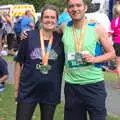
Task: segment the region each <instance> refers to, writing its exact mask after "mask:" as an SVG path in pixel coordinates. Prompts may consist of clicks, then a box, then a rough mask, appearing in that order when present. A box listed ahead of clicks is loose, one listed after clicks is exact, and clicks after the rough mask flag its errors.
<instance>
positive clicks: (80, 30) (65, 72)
mask: <svg viewBox="0 0 120 120" xmlns="http://www.w3.org/2000/svg"><path fill="white" fill-rule="evenodd" d="M66 4H67V12H68V13H69V15H70V18H69V19H70V21H67V22H64V23H62V24H59V25H58V23H59V22H58V20H59V14H58V13H59V12H58V9H57V8H56V6H54V5H45V6H44V7H43V8H42V9H41V18H40V20H39V21H40V23H38V24H37V25H35V24H34V22H33V20H32V19H31V13H30V11H26V13H25V16H24V17H22V19H19V18H18V17H17V18H16V19H17V20H16V21H17V22H16V23H19V22H21V26H22V29H20V30H18V31H17V32H15V33H16V36H17V37H16V38H17V40H18V41H19V42H18V46H19V47H18V48H17V50H18V53H17V54H16V56H15V58H14V61H15V72H14V83H15V97H16V100H17V108H16V120H31V119H32V116H33V113H34V110H35V108H36V105H37V104H39V106H40V110H41V118H40V119H41V120H53V119H54V113H55V109H56V106H57V104H59V103H60V100H61V98H60V96H61V83H62V79H63V80H65V87H64V94H65V106H64V120H87V116H89V119H90V120H105V119H106V116H107V110H106V105H105V102H106V96H107V94H106V90H105V83H104V72H103V70H102V67H101V66H102V63H103V62H106V61H109V60H112V59H115V60H116V63H117V70H118V72H117V73H118V77H119V76H120V72H119V71H120V65H119V64H120V63H119V61H120V60H119V46H120V44H119V43H120V36H119V33H120V30H119V23H120V22H119V21H120V18H119V16H120V5H119V4H116V5H115V6H114V8H113V11H114V13H115V19H113V21H112V22H111V29H110V32H109V33H108V32H107V31H106V30H105V29H104V27H103V26H102V25H101V24H99V23H98V22H97V21H94V18H93V20H92V21H89V20H87V19H86V17H85V13H86V11H87V9H88V7H87V3H86V1H85V0H67V1H66ZM56 26H57V28H56ZM13 28H14V30H15V29H16V28H17V27H15V26H14V27H13ZM18 28H19V27H18ZM15 31H16V30H15ZM20 33H21V34H20ZM109 36H112V38H113V45H112V42H111V41H110V40H109V38H110V37H109ZM8 37H11V34H10V35H9V34H7V38H8ZM20 38H21V39H22V40H20ZM7 43H9V39H7ZM1 46H2V44H1ZM8 46H9V45H8ZM8 48H9V47H8ZM10 50H11V47H10ZM103 51H104V52H103ZM115 54H116V55H115ZM0 61H1V60H0ZM0 64H1V65H2V63H0ZM5 68H6V67H5ZM4 73H5V75H6V77H5V79H7V77H8V72H7V70H6V69H5V72H4ZM3 81H5V80H3ZM3 81H2V80H1V78H0V82H1V83H2V82H3ZM119 82H120V78H119Z"/></svg>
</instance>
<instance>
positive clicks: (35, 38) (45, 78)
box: [15, 30, 64, 104]
mask: <svg viewBox="0 0 120 120" xmlns="http://www.w3.org/2000/svg"><path fill="white" fill-rule="evenodd" d="M61 37H62V36H61V35H60V34H59V33H57V32H54V33H53V38H54V39H53V44H52V50H51V52H50V56H49V65H51V66H52V67H51V70H49V72H48V74H41V72H40V70H39V69H36V65H37V66H39V64H40V62H41V50H40V40H39V32H38V30H33V31H29V33H28V38H27V39H25V40H23V41H22V42H21V46H20V49H19V52H18V54H17V56H16V58H15V61H17V62H19V63H21V64H23V69H22V72H21V77H20V89H19V94H18V98H17V100H18V101H25V102H41V103H49V104H57V103H59V102H60V95H61V81H62V73H63V66H64V48H63V43H62V41H61ZM45 41H46V42H45V46H47V45H48V41H47V40H45Z"/></svg>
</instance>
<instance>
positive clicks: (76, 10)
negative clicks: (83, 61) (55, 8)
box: [68, 0, 87, 21]
mask: <svg viewBox="0 0 120 120" xmlns="http://www.w3.org/2000/svg"><path fill="white" fill-rule="evenodd" d="M86 11H87V6H86V5H85V3H84V2H83V0H69V1H68V12H69V14H70V16H71V17H72V19H73V20H74V21H79V20H81V19H82V18H83V17H84V15H85V12H86Z"/></svg>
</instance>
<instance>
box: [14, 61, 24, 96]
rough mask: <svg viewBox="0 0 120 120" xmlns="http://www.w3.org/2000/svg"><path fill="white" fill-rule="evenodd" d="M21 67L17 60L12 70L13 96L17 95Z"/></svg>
mask: <svg viewBox="0 0 120 120" xmlns="http://www.w3.org/2000/svg"><path fill="white" fill-rule="evenodd" d="M21 69H22V65H21V64H20V63H19V62H16V63H15V71H14V84H15V97H17V96H18V90H19V85H20V74H21Z"/></svg>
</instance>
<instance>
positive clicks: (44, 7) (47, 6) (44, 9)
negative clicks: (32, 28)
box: [41, 4, 59, 19]
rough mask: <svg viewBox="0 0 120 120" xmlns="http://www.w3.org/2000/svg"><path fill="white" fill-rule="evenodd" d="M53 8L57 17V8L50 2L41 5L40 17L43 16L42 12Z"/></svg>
mask: <svg viewBox="0 0 120 120" xmlns="http://www.w3.org/2000/svg"><path fill="white" fill-rule="evenodd" d="M48 9H49V10H54V11H55V12H56V15H57V19H58V15H59V10H58V9H57V7H56V6H54V5H50V4H46V5H44V6H43V7H42V9H41V19H42V18H43V14H44V12H45V11H46V10H48Z"/></svg>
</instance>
